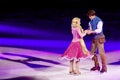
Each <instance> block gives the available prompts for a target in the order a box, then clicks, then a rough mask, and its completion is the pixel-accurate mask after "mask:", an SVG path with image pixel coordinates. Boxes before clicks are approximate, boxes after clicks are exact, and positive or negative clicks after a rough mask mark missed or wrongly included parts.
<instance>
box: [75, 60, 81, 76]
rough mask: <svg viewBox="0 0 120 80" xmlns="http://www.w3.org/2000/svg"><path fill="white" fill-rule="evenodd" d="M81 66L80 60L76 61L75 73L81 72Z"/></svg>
mask: <svg viewBox="0 0 120 80" xmlns="http://www.w3.org/2000/svg"><path fill="white" fill-rule="evenodd" d="M79 66H80V60H79V61H76V69H75V74H80V71H79V68H80V67H79Z"/></svg>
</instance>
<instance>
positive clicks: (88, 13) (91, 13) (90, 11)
mask: <svg viewBox="0 0 120 80" xmlns="http://www.w3.org/2000/svg"><path fill="white" fill-rule="evenodd" d="M94 15H96V12H95V10H89V11H88V12H87V16H94Z"/></svg>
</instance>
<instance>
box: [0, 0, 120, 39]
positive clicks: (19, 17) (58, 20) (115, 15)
mask: <svg viewBox="0 0 120 80" xmlns="http://www.w3.org/2000/svg"><path fill="white" fill-rule="evenodd" d="M117 3H119V2H118V1H115V0H113V1H105V0H104V1H103V0H95V1H94V0H49V1H48V0H38V1H37V0H36V1H35V0H34V1H33V0H32V1H19V0H17V1H11V0H8V1H2V2H0V23H1V24H7V25H15V26H16V27H18V28H23V29H24V28H29V29H35V30H38V31H41V30H45V31H49V32H51V33H50V34H52V33H54V34H55V35H57V34H58V33H60V34H63V35H64V34H65V35H66V37H64V39H68V38H71V34H70V27H71V26H70V25H71V20H72V18H73V17H76V16H77V17H80V18H81V23H82V24H81V25H82V26H83V28H84V29H87V27H88V21H89V19H88V17H87V16H86V13H87V11H88V10H89V9H94V10H96V12H97V15H98V16H99V17H100V18H101V19H102V20H103V21H104V34H105V35H106V38H107V39H111V40H119V39H120V37H119V36H120V31H119V29H120V9H119V4H117ZM8 31H9V30H8ZM21 32H22V31H21ZM21 32H20V33H19V34H15V33H14V34H13V33H10V32H9V33H8V32H7V31H0V37H1V38H6V37H7V38H33V39H43V38H44V39H47V38H48V37H47V36H46V37H43V36H45V35H39V36H28V35H27V36H26V35H25V34H26V33H27V32H22V33H21ZM56 33H57V34H56ZM53 39H63V37H62V35H61V36H59V35H58V36H54V38H53Z"/></svg>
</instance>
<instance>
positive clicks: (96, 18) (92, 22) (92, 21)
mask: <svg viewBox="0 0 120 80" xmlns="http://www.w3.org/2000/svg"><path fill="white" fill-rule="evenodd" d="M99 21H102V20H101V19H100V18H99V17H97V16H96V17H95V18H94V19H93V20H91V21H90V25H91V28H92V30H93V31H94V30H95V29H97V24H98V22H99ZM100 35H103V36H104V34H103V31H102V32H101V33H98V34H93V37H94V38H99V36H100Z"/></svg>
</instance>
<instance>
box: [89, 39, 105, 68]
mask: <svg viewBox="0 0 120 80" xmlns="http://www.w3.org/2000/svg"><path fill="white" fill-rule="evenodd" d="M105 42H106V40H105V37H100V38H98V39H93V41H92V45H91V52H92V53H93V54H94V57H93V58H92V60H93V61H94V64H95V67H96V66H99V61H98V58H97V55H96V50H97V49H98V53H99V54H100V58H101V63H102V69H103V68H104V69H107V67H106V55H105V50H104V43H105Z"/></svg>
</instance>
